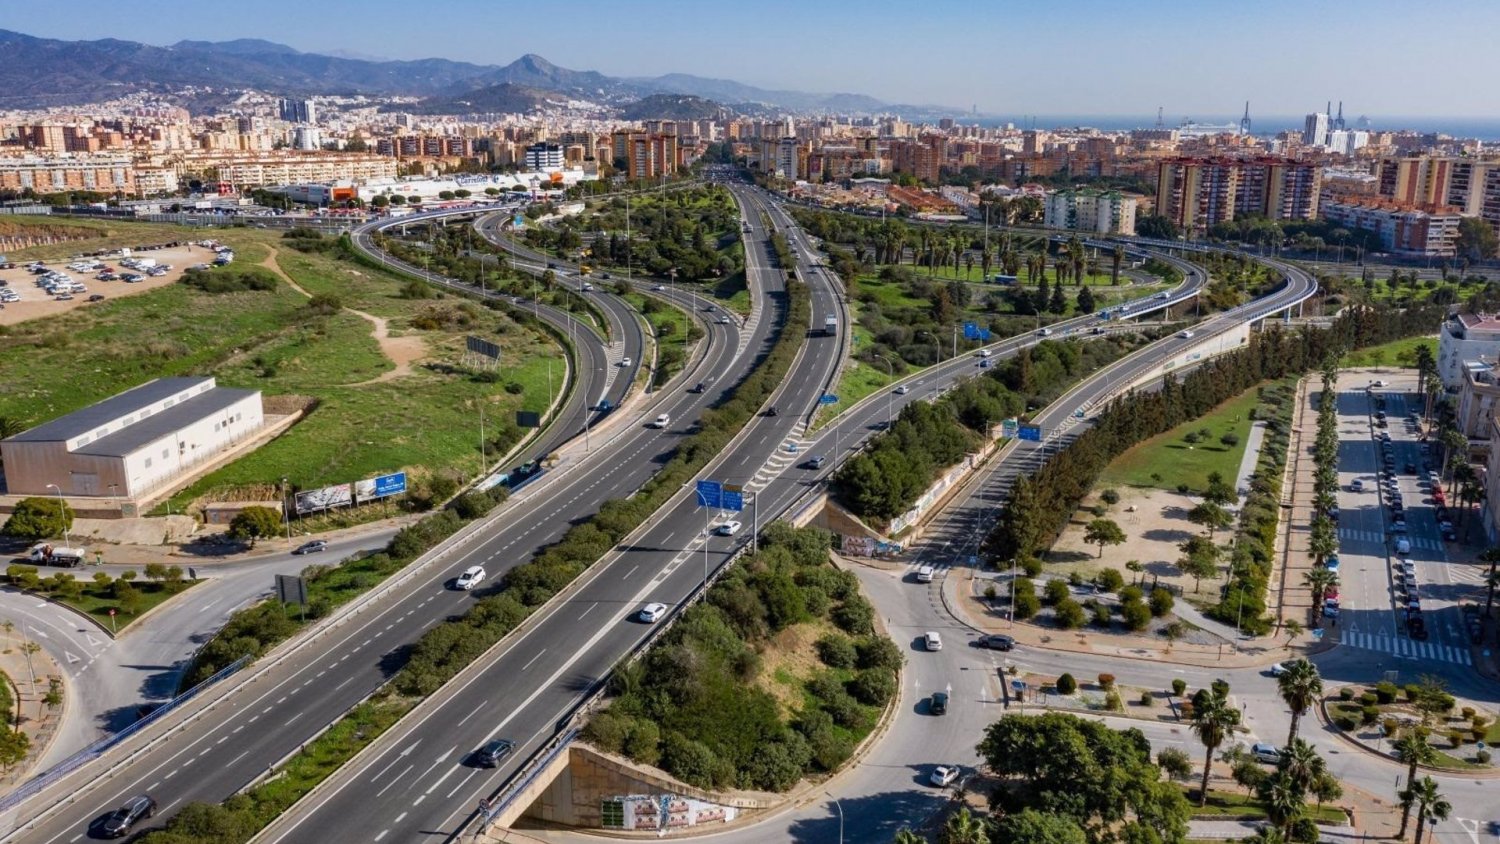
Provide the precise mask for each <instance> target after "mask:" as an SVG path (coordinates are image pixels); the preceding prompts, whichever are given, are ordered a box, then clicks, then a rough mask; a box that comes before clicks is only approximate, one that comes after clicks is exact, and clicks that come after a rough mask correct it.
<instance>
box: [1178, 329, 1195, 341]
mask: <svg viewBox="0 0 1500 844" xmlns="http://www.w3.org/2000/svg"><path fill="white" fill-rule="evenodd" d="M1177 336H1178V337H1181V338H1182V339H1184V340H1191V339H1192V338H1193V332H1191V331H1183V332H1181V333H1179V334H1178V335H1177Z"/></svg>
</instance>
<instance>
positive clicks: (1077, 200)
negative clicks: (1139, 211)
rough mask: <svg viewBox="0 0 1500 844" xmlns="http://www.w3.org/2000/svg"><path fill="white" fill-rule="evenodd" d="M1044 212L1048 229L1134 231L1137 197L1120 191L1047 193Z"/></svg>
mask: <svg viewBox="0 0 1500 844" xmlns="http://www.w3.org/2000/svg"><path fill="white" fill-rule="evenodd" d="M1045 213H1046V225H1047V227H1048V228H1054V229H1068V230H1070V231H1082V232H1094V233H1097V234H1124V235H1133V234H1135V200H1134V199H1132V198H1130V197H1128V196H1125V195H1124V194H1122V193H1120V192H1119V191H1101V190H1093V189H1090V188H1080V189H1078V190H1060V191H1054V192H1053V193H1051V194H1048V195H1047V199H1046V208H1045Z"/></svg>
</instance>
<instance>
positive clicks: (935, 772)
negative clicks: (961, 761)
mask: <svg viewBox="0 0 1500 844" xmlns="http://www.w3.org/2000/svg"><path fill="white" fill-rule="evenodd" d="M958 773H959V768H958V766H957V765H939V766H937V767H936V768H933V769H932V776H930V777H928V778H927V781H928V782H930V783H932V784H933V785H935V786H937V787H938V788H947V787H948V786H950V785H952V784H953V781H954V780H956V779H958Z"/></svg>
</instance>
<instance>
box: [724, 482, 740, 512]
mask: <svg viewBox="0 0 1500 844" xmlns="http://www.w3.org/2000/svg"><path fill="white" fill-rule="evenodd" d="M719 509H720V510H733V511H735V512H736V513H738V512H740V511H742V510H744V509H745V494H744V493H743V492H740V491H739V490H737V489H728V488H726V489H725V490H724V495H723V496H722V497H721V498H720V499H719Z"/></svg>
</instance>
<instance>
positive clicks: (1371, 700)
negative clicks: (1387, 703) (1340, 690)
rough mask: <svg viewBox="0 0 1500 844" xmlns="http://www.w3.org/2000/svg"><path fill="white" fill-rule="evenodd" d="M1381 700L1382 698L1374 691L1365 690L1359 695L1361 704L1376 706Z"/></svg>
mask: <svg viewBox="0 0 1500 844" xmlns="http://www.w3.org/2000/svg"><path fill="white" fill-rule="evenodd" d="M1379 702H1380V698H1379V697H1378V696H1377V695H1376V694H1375V693H1374V692H1364V693H1363V694H1361V695H1360V696H1359V705H1360V706H1374V705H1375V704H1377V703H1379Z"/></svg>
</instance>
